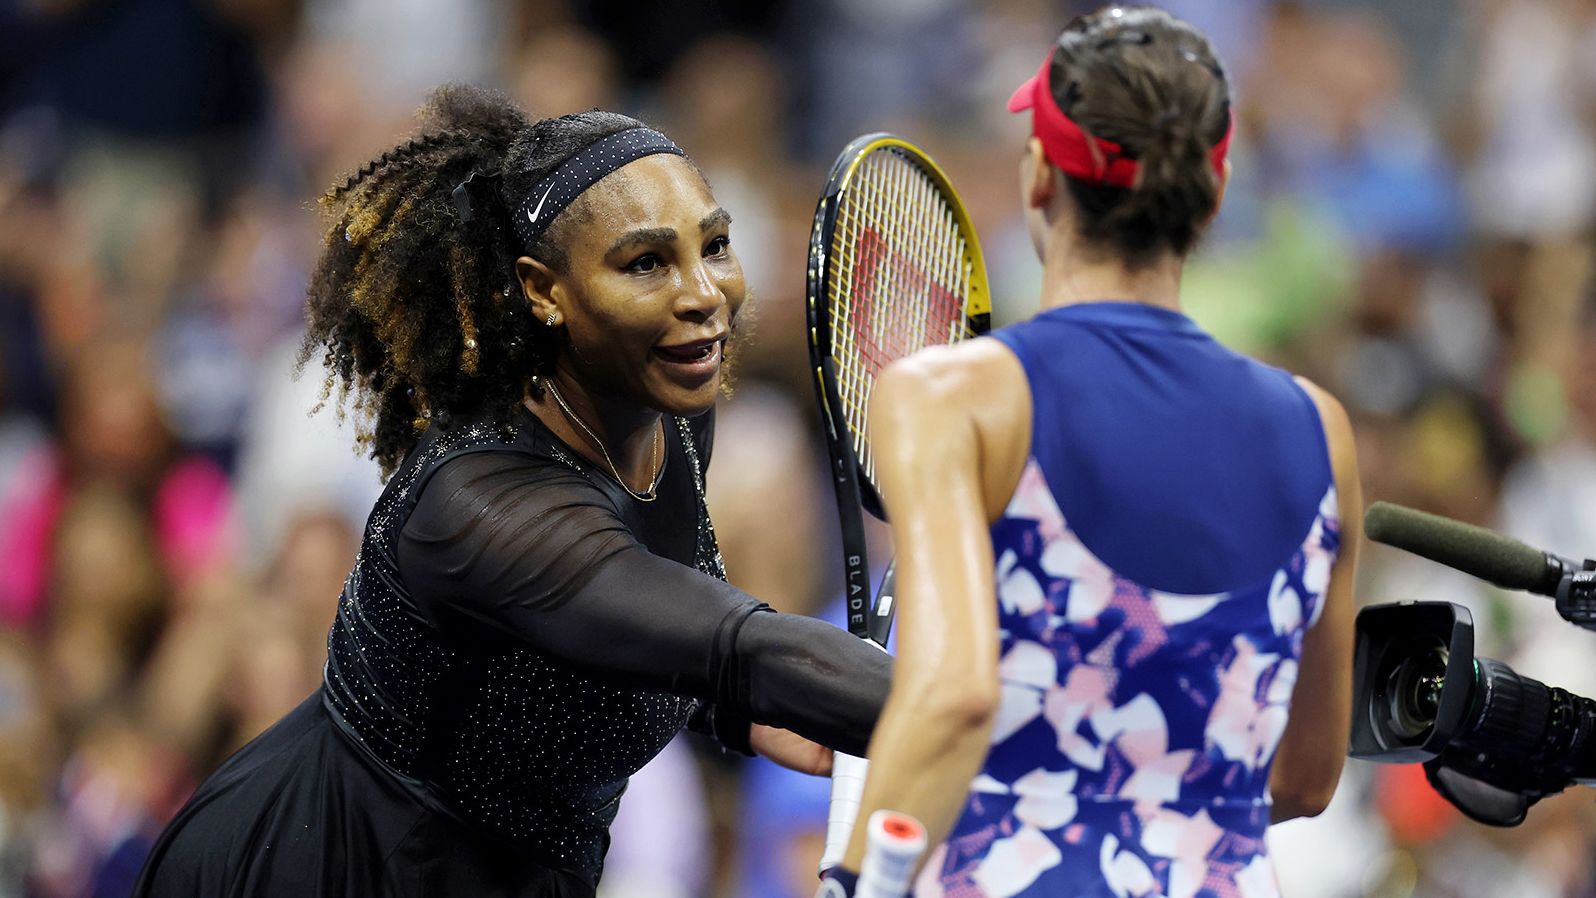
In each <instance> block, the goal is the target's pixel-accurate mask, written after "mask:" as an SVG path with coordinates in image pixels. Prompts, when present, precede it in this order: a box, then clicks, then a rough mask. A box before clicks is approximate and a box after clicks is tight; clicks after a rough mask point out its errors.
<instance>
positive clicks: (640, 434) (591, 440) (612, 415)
mask: <svg viewBox="0 0 1596 898" xmlns="http://www.w3.org/2000/svg"><path fill="white" fill-rule="evenodd" d="M543 384H544V386H545V389H544V390H543V391H542V395H541V396H539V397H536V398H533V399H529V400H528V402H527V408H528V409H530V410H531V411H532V413H533V414H534V415H537V416H538V418H539V419H540V420H542V421H543V423H544V424H545V425H546V426H548V428H549V429H550V430H552V431H554V434H555V435H556V436H558V437H559V438H560V439H561V440H563V441H564V442H565V443H566V444H567V445H569V446H571V447H572V448H574V449H576V450H578V451H579V452H581V453H582V454H583V455H584V456H587V457H588V459H589V460H590V461H592V462H594V463H595V464H600V463H607V461H608V460H607V459H604V458H603V455H604V452H608V453H609V457H610V458H612V459H614V462H615V465H616V466H617V467H618V468H619V469H620V473H621V474H623V475H626V479H627V480H628V481H629V482H632V483H637V482H642V483H644V484H645V485H646V483H647V482H648V481H649V480H650V479H651V478H652V476H653V466H654V464H655V463H656V462H657V458H658V457H657V454H656V451H655V446H654V442H655V440H656V439H657V437H656V436H655V430H656V428H657V427H658V426H659V420H660V414H659V412H657V411H655V410H653V409H651V408H645V407H641V406H638V405H636V404H635V403H626V402H620V401H616V400H613V399H609V398H607V397H605V396H602V395H600V394H598V393H597V392H594V391H591V390H588V389H587V388H586V387H584V386H583V385H582V383H581V381H579V380H577V379H576V378H574V377H572V376H570V375H569V373H567V372H565V371H563V370H560V369H556V370H555V371H554V373H553V374H552V375H550V376H549V377H547V378H545V379H544V381H543ZM551 386H552V387H553V389H554V390H556V391H558V393H559V399H563V400H565V402H564V406H562V405H561V404H560V403H559V401H558V400H557V399H556V398H555V396H554V393H553V392H552V391H551V390H549V389H547V388H548V387H551ZM567 408H569V411H567V410H566V409H567ZM579 422H580V423H579ZM595 438H596V439H597V440H598V441H599V442H602V444H603V447H604V448H603V452H600V451H598V450H599V447H598V446H597V445H595Z"/></svg>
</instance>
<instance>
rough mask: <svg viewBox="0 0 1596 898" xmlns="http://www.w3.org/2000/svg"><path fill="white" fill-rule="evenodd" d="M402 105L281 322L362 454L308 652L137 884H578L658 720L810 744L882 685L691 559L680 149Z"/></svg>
mask: <svg viewBox="0 0 1596 898" xmlns="http://www.w3.org/2000/svg"><path fill="white" fill-rule="evenodd" d="M424 112H425V115H426V119H425V123H424V125H423V130H422V133H421V136H419V137H417V138H415V139H413V140H411V141H409V142H407V143H405V144H402V145H400V146H399V147H397V148H395V149H393V150H390V151H389V152H387V153H384V154H383V155H382V156H380V157H378V158H377V159H375V160H373V161H372V162H370V163H368V164H367V165H366V166H365V167H363V168H362V169H361V170H360V171H358V172H357V173H355V174H354V175H353V176H351V177H350V178H349V179H348V181H347V182H346V183H344V184H343V185H341V186H339V187H336V188H334V189H333V190H331V191H329V192H328V194H327V195H326V196H325V197H324V198H323V203H324V205H326V206H328V207H329V212H330V218H331V226H330V228H329V230H328V236H327V241H326V245H325V250H324V252H323V255H322V258H321V261H320V264H319V266H318V269H317V271H316V273H315V274H314V276H313V278H312V283H311V287H310V297H309V301H308V303H307V311H308V317H309V326H310V329H309V333H308V335H307V337H306V344H305V345H306V352H305V355H306V357H307V358H308V357H310V356H311V355H315V354H321V353H324V354H325V356H326V358H327V360H328V362H329V367H330V369H331V370H332V371H334V372H335V373H336V376H337V378H338V379H339V380H340V381H341V383H338V384H335V383H334V382H333V378H332V377H329V380H328V384H327V388H328V390H329V391H331V390H334V389H338V390H340V391H342V390H347V391H348V395H349V396H350V398H351V399H352V400H353V403H354V405H355V410H356V413H357V415H359V416H360V420H362V421H363V422H364V423H365V425H366V433H365V439H366V440H367V441H369V445H370V449H371V450H372V452H373V454H374V456H375V457H376V458H377V459H378V460H379V461H380V462H382V464H383V465H384V467H385V469H386V470H387V471H389V472H391V474H392V476H391V477H390V479H389V481H388V485H387V489H386V491H385V493H384V494H383V497H382V499H381V500H380V501H379V503H378V505H377V507H376V508H375V509H374V510H373V512H372V514H371V518H370V520H369V522H368V524H367V526H366V531H365V537H364V541H363V543H362V546H361V550H360V555H359V558H358V560H357V562H356V564H355V568H354V570H353V571H352V572H351V573H350V575H349V579H348V581H347V582H346V584H345V587H344V592H343V597H342V599H341V602H340V604H339V610H338V616H337V619H336V620H335V621H334V623H333V626H332V631H331V633H330V635H329V637H328V649H329V657H328V661H327V668H326V678H325V683H324V685H323V688H322V689H321V690H320V691H319V692H318V693H317V694H316V695H314V696H312V697H311V698H310V699H308V700H307V701H306V702H305V703H304V704H302V705H301V706H300V707H299V708H298V709H296V710H295V711H293V712H292V713H290V714H289V715H288V716H287V717H286V718H284V719H283V720H282V721H281V722H279V723H278V724H277V725H276V726H274V727H272V728H271V729H270V730H268V731H267V732H266V733H264V734H263V735H261V736H260V737H259V738H257V739H256V740H255V741H253V742H251V743H250V744H249V745H247V746H246V747H244V748H243V749H242V750H241V751H239V752H238V753H237V754H236V755H234V756H233V757H232V758H230V759H229V760H228V761H227V762H226V763H225V764H224V765H223V766H222V768H221V769H220V770H218V771H217V772H216V773H215V774H214V775H213V776H212V777H211V778H210V779H209V780H207V781H206V782H205V783H204V785H202V786H201V787H200V788H199V790H198V791H197V792H196V793H195V795H194V797H193V799H192V800H191V801H190V802H189V804H188V805H187V807H185V808H184V809H183V811H182V812H181V813H180V814H179V815H178V817H177V819H176V820H174V821H173V822H172V824H171V825H170V827H168V829H167V831H166V832H165V833H164V834H163V836H162V837H161V839H160V841H159V842H158V843H157V845H156V847H155V850H154V853H153V854H152V856H151V858H150V860H149V862H148V864H147V866H146V868H145V870H144V874H143V877H142V879H141V881H140V883H139V886H138V889H137V894H138V895H141V896H151V898H153V896H160V898H169V896H205V898H218V896H284V898H287V896H293V898H315V896H420V895H427V896H591V895H593V894H594V890H595V885H596V883H597V881H598V878H599V874H600V872H601V870H602V866H603V860H604V851H605V848H606V846H607V844H608V827H609V824H610V821H611V820H612V819H613V817H614V815H615V810H616V807H617V805H618V803H619V801H620V799H621V794H622V792H623V791H624V790H625V787H626V781H627V777H628V776H630V775H631V774H632V773H633V772H635V771H636V770H637V769H638V768H639V767H641V766H643V764H644V763H645V762H647V761H648V760H649V759H650V758H651V757H653V756H654V754H655V753H657V752H658V751H659V750H660V749H661V748H662V747H664V745H665V744H666V743H667V742H668V741H670V739H671V738H672V737H673V736H675V735H676V733H677V732H678V731H680V730H681V729H682V728H683V727H684V726H685V727H694V728H698V729H701V730H703V731H706V732H712V733H714V734H715V735H716V736H717V737H718V738H719V739H720V740H721V741H722V742H723V743H724V744H725V745H727V746H729V747H730V748H733V749H736V750H740V751H744V752H748V751H758V752H760V753H762V754H766V755H768V756H770V757H772V758H773V759H774V760H776V761H778V762H780V763H784V764H787V765H788V766H792V767H795V768H799V769H803V770H807V771H809V772H812V773H825V772H826V771H827V769H828V768H829V763H830V753H829V749H831V748H835V749H839V750H843V751H848V752H851V753H855V754H862V753H863V752H864V751H865V747H866V744H867V743H868V741H869V737H870V732H871V728H872V727H873V726H874V724H875V720H876V716H877V714H878V713H879V711H880V709H881V706H882V704H883V702H884V701H885V699H886V694H887V687H888V678H889V672H890V668H889V662H888V660H887V659H886V657H885V656H884V655H883V654H882V653H880V652H879V651H876V650H874V649H871V648H870V647H868V646H866V645H865V644H864V643H863V642H862V641H861V640H859V639H855V638H853V637H851V636H849V635H848V634H847V633H846V632H844V631H842V630H838V629H836V628H833V627H830V626H828V625H826V624H822V623H820V622H818V621H814V620H810V619H808V618H803V617H794V616H789V615H783V614H777V613H774V612H772V611H771V610H770V609H769V608H768V607H766V606H764V605H762V604H760V603H759V602H758V601H757V600H755V599H753V598H751V597H750V596H748V595H746V594H744V593H742V592H740V591H738V590H737V589H735V588H733V587H731V586H729V585H727V583H726V582H725V579H724V572H723V569H722V566H721V562H720V555H719V552H718V550H717V549H716V546H715V535H714V530H713V528H712V527H711V525H710V521H709V517H708V515H707V513H706V511H705V507H704V491H703V490H704V479H703V478H704V469H705V467H706V466H707V465H708V463H709V450H710V437H711V432H712V428H713V423H712V422H713V412H712V410H711V409H712V406H713V403H714V400H715V397H716V393H717V391H718V390H719V389H720V386H721V368H722V346H723V344H724V342H725V339H726V338H727V336H728V335H729V334H730V332H731V330H732V328H733V326H734V324H735V322H736V318H737V314H738V310H739V308H740V307H741V306H742V303H743V300H744V298H745V295H746V288H745V286H744V282H743V276H742V271H741V269H740V267H739V266H738V263H737V258H736V255H735V253H734V252H733V251H732V249H731V246H730V242H729V236H728V234H729V232H728V227H729V223H730V219H729V217H728V216H727V214H726V213H725V211H724V210H722V209H721V208H720V207H719V206H718V205H717V204H716V203H715V200H714V197H713V196H712V195H711V193H710V190H709V188H708V186H707V185H706V184H705V182H704V180H703V178H702V177H701V176H700V174H699V173H698V170H697V169H696V168H695V167H694V166H693V165H692V163H691V162H690V161H688V160H687V158H686V157H685V156H684V155H683V154H682V152H681V150H679V149H677V148H676V146H675V145H674V144H672V143H671V142H670V141H669V140H668V139H667V138H666V137H664V136H663V135H661V134H659V133H658V132H656V131H653V130H650V129H648V128H646V127H644V126H642V125H641V124H640V123H638V122H637V121H635V120H632V119H629V118H626V117H624V116H619V115H614V114H610V113H603V112H592V113H584V114H581V115H576V116H567V117H564V118H559V119H552V120H544V121H537V122H533V121H529V120H528V119H527V118H526V117H525V116H524V115H523V114H522V113H521V112H520V111H519V110H517V109H516V108H515V107H514V106H513V105H512V104H510V103H509V102H508V101H506V100H504V99H503V98H502V97H500V96H498V95H497V94H492V93H489V92H485V91H480V90H477V89H472V88H458V87H451V88H445V89H442V90H440V91H439V92H438V93H437V94H435V95H434V97H433V99H432V101H431V103H430V104H429V107H428V108H427V109H426V110H425V111H424ZM774 511H775V512H776V513H779V510H774Z"/></svg>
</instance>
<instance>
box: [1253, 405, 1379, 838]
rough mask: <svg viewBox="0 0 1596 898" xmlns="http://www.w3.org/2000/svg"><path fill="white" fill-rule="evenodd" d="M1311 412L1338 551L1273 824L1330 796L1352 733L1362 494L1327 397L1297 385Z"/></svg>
mask: <svg viewBox="0 0 1596 898" xmlns="http://www.w3.org/2000/svg"><path fill="white" fill-rule="evenodd" d="M1301 383H1302V385H1303V387H1304V388H1305V389H1307V391H1308V394H1309V395H1310V396H1312V397H1313V400H1314V402H1315V403H1316V404H1317V405H1318V406H1319V417H1320V418H1321V419H1322V420H1323V421H1324V429H1325V437H1326V438H1327V439H1328V440H1329V444H1330V462H1331V465H1332V467H1333V468H1334V469H1335V480H1336V499H1337V502H1338V504H1339V506H1340V509H1339V516H1340V518H1341V551H1340V554H1339V555H1338V556H1337V558H1336V562H1335V565H1334V567H1332V568H1331V571H1330V586H1329V589H1327V590H1326V592H1325V596H1324V600H1323V601H1324V611H1323V612H1322V613H1321V614H1320V616H1319V620H1318V622H1317V623H1316V624H1314V627H1313V629H1311V630H1309V631H1308V635H1307V637H1306V638H1305V639H1304V641H1303V646H1302V664H1301V667H1300V668H1299V670H1298V674H1297V685H1296V688H1295V689H1294V690H1293V691H1292V693H1291V720H1290V723H1288V724H1287V725H1286V732H1285V735H1284V736H1283V737H1282V738H1281V741H1280V748H1279V749H1278V750H1277V751H1276V753H1275V766H1274V769H1273V770H1272V771H1271V772H1270V776H1269V792H1270V794H1271V796H1273V798H1274V811H1273V815H1272V816H1273V822H1275V823H1279V822H1280V821H1282V820H1290V819H1292V818H1294V817H1312V816H1314V815H1316V814H1318V813H1319V812H1321V811H1323V810H1324V809H1325V806H1327V805H1328V804H1329V803H1330V797H1331V796H1332V795H1334V794H1335V790H1336V782H1337V781H1338V780H1339V779H1340V778H1341V766H1342V763H1343V762H1344V761H1345V760H1346V755H1347V740H1348V738H1349V736H1350V733H1351V730H1352V633H1353V612H1354V611H1355V610H1356V608H1355V605H1356V603H1355V601H1354V599H1353V595H1352V583H1353V578H1354V576H1355V575H1356V573H1357V567H1358V544H1359V543H1360V542H1361V541H1362V540H1363V494H1362V490H1361V488H1360V486H1359V484H1358V462H1357V456H1356V453H1355V451H1354V448H1353V443H1352V424H1351V423H1350V422H1349V421H1348V420H1347V413H1346V411H1345V410H1344V409H1342V407H1341V404H1340V403H1339V402H1337V401H1336V400H1335V398H1334V397H1333V396H1331V395H1330V394H1329V393H1326V392H1325V391H1323V390H1321V389H1319V388H1318V387H1316V386H1314V385H1313V384H1311V383H1309V382H1307V381H1301Z"/></svg>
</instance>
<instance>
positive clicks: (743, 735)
mask: <svg viewBox="0 0 1596 898" xmlns="http://www.w3.org/2000/svg"><path fill="white" fill-rule="evenodd" d="M687 728H688V729H689V730H692V731H693V732H695V733H701V734H703V735H705V736H714V737H715V741H717V742H719V743H720V744H721V747H722V748H724V749H726V750H727V751H732V752H736V753H737V754H740V755H746V756H747V757H750V758H752V757H754V755H755V752H754V747H753V744H752V742H751V741H750V735H751V730H752V729H753V721H752V720H750V719H748V718H747V717H746V716H744V715H742V714H738V713H736V712H735V711H731V710H729V709H728V708H727V707H726V706H725V705H720V704H714V703H712V702H699V703H698V707H697V708H694V709H693V713H692V715H691V716H689V717H688V718H687Z"/></svg>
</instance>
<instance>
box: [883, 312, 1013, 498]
mask: <svg viewBox="0 0 1596 898" xmlns="http://www.w3.org/2000/svg"><path fill="white" fill-rule="evenodd" d="M870 427H871V431H872V437H871V438H872V440H873V441H875V442H876V443H877V446H878V449H885V450H886V452H885V456H889V457H890V456H896V458H897V460H898V461H900V462H902V463H903V464H904V465H905V466H908V465H910V464H915V465H918V466H920V467H922V468H923V469H925V470H927V471H932V470H936V471H946V470H951V469H954V468H959V467H961V466H962V467H967V468H969V469H970V471H971V473H972V474H973V475H974V476H975V477H977V478H978V479H979V481H980V482H981V485H982V493H983V497H984V499H985V501H986V506H987V514H988V516H989V518H990V517H993V516H995V515H996V512H997V511H1000V510H1001V509H1002V507H1003V506H1004V505H1005V504H1006V503H1007V502H1008V499H1009V496H1010V495H1011V494H1012V493H1013V490H1014V485H1015V484H1016V483H1018V481H1019V477H1020V473H1021V472H1022V471H1023V470H1024V466H1025V459H1026V458H1027V456H1028V455H1029V451H1030V444H1031V388H1030V384H1029V383H1028V382H1027V380H1026V377H1025V368H1024V366H1022V365H1021V364H1020V360H1019V359H1018V358H1017V357H1016V356H1015V355H1014V353H1013V352H1011V351H1010V350H1009V348H1008V347H1007V346H1005V345H1003V344H1002V343H1001V342H999V341H997V340H988V339H981V340H970V341H967V342H964V343H959V344H956V345H953V346H936V347H931V348H927V349H924V350H921V351H920V352H917V353H915V354H914V355H912V356H909V357H908V358H905V359H902V360H900V361H898V362H896V363H894V364H893V365H892V366H891V367H889V368H888V369H887V370H885V371H883V372H882V373H881V375H880V377H878V378H877V380H876V387H875V391H874V394H873V395H872V397H871V400H870Z"/></svg>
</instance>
